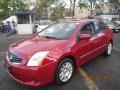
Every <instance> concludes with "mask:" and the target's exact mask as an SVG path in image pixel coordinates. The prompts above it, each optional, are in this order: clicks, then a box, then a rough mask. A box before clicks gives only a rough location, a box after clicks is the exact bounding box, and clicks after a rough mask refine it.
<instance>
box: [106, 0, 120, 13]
mask: <svg viewBox="0 0 120 90" xmlns="http://www.w3.org/2000/svg"><path fill="white" fill-rule="evenodd" d="M108 2H109V3H110V7H111V9H112V11H114V12H113V13H120V0H108Z"/></svg>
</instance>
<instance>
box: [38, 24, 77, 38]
mask: <svg viewBox="0 0 120 90" xmlns="http://www.w3.org/2000/svg"><path fill="white" fill-rule="evenodd" d="M78 24H79V23H76V22H64V23H57V24H53V25H50V26H49V27H47V28H45V29H44V30H43V31H41V32H40V33H38V36H40V37H46V38H54V39H68V38H69V37H70V35H71V34H72V33H73V32H74V31H75V28H76V27H77V26H78Z"/></svg>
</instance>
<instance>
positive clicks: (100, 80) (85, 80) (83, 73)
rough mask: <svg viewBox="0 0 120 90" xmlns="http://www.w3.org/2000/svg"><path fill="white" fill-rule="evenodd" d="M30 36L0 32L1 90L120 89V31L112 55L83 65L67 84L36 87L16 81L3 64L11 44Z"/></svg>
mask: <svg viewBox="0 0 120 90" xmlns="http://www.w3.org/2000/svg"><path fill="white" fill-rule="evenodd" d="M29 36H30V35H19V36H18V35H13V36H10V37H6V35H5V34H2V33H0V90H120V33H115V34H114V48H113V53H112V55H111V56H109V57H105V56H103V55H99V56H98V57H96V58H95V59H93V60H91V61H90V62H88V63H86V64H84V65H82V66H81V67H80V69H79V71H77V72H75V74H74V75H73V77H72V79H71V80H70V81H69V82H68V83H67V84H65V85H62V86H61V85H57V84H50V85H47V86H44V87H36V88H35V87H29V86H25V85H22V84H19V83H17V82H16V81H14V80H13V79H12V78H11V77H9V75H8V74H7V72H6V71H5V70H4V67H3V64H2V61H3V59H4V55H5V52H6V50H7V48H8V47H9V45H10V44H11V43H13V42H16V41H18V40H21V39H24V38H27V37H29Z"/></svg>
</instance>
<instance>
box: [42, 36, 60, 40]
mask: <svg viewBox="0 0 120 90" xmlns="http://www.w3.org/2000/svg"><path fill="white" fill-rule="evenodd" d="M41 37H45V38H52V39H58V38H56V37H52V36H41Z"/></svg>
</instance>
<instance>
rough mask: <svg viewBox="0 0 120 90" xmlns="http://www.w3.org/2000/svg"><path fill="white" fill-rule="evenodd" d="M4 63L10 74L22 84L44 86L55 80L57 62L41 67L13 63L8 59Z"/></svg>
mask: <svg viewBox="0 0 120 90" xmlns="http://www.w3.org/2000/svg"><path fill="white" fill-rule="evenodd" d="M4 64H5V67H7V68H6V69H7V72H8V73H9V75H10V76H11V77H12V78H13V79H14V80H16V81H17V82H19V83H21V84H25V85H28V86H44V85H47V84H49V83H52V82H53V80H54V72H55V65H56V64H55V62H52V63H50V64H47V65H44V66H40V67H27V66H20V65H12V64H11V63H10V62H7V60H5V61H4Z"/></svg>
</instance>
